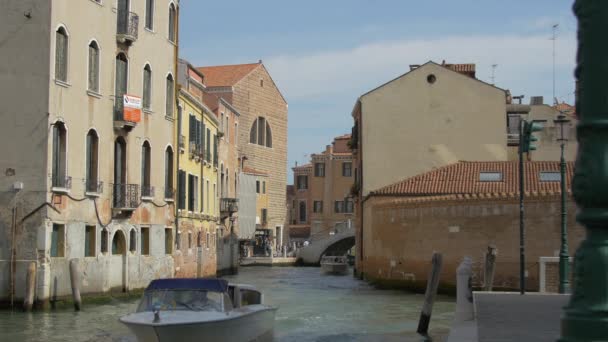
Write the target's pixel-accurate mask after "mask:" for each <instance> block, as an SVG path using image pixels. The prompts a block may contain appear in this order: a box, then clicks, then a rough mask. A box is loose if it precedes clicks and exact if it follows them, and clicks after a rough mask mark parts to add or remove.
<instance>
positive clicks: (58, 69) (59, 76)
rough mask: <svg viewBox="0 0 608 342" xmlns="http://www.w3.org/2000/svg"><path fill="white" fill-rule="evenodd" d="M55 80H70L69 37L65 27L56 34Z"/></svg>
mask: <svg viewBox="0 0 608 342" xmlns="http://www.w3.org/2000/svg"><path fill="white" fill-rule="evenodd" d="M55 79H56V80H59V81H63V82H67V80H68V35H67V32H66V31H65V29H64V28H63V27H60V28H59V29H58V30H57V32H56V33H55Z"/></svg>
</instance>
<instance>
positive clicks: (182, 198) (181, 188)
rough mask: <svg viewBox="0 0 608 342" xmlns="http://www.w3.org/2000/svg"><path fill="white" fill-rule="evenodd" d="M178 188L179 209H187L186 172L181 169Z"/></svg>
mask: <svg viewBox="0 0 608 342" xmlns="http://www.w3.org/2000/svg"><path fill="white" fill-rule="evenodd" d="M177 189H178V190H177V191H178V199H177V207H178V209H186V172H184V171H181V170H180V171H179V174H178V177H177Z"/></svg>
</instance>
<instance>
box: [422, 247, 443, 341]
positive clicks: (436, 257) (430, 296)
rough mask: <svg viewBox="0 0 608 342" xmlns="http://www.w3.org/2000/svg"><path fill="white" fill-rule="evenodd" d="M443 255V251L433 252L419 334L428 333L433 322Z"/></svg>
mask: <svg viewBox="0 0 608 342" xmlns="http://www.w3.org/2000/svg"><path fill="white" fill-rule="evenodd" d="M442 262H443V257H442V256H441V253H437V252H433V259H432V261H431V273H430V274H429V279H428V281H427V283H426V292H425V294H424V304H422V312H420V320H419V321H418V330H416V331H417V332H418V333H419V334H423V335H427V334H428V331H429V323H430V322H431V313H432V312H433V303H434V302H435V296H436V295H437V288H438V287H439V273H440V272H441V264H442Z"/></svg>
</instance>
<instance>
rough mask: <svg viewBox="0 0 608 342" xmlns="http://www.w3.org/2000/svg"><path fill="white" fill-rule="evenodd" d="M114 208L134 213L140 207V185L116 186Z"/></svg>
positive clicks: (114, 186)
mask: <svg viewBox="0 0 608 342" xmlns="http://www.w3.org/2000/svg"><path fill="white" fill-rule="evenodd" d="M113 189H114V193H113V196H112V206H113V208H114V209H117V210H124V211H132V210H135V209H136V208H137V206H138V205H139V185H138V184H114V185H113Z"/></svg>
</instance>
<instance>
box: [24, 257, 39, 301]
mask: <svg viewBox="0 0 608 342" xmlns="http://www.w3.org/2000/svg"><path fill="white" fill-rule="evenodd" d="M35 287H36V263H35V262H34V261H32V262H30V264H29V265H28V267H27V275H26V278H25V300H24V301H23V310H24V311H26V312H29V311H32V307H33V306H34V292H35Z"/></svg>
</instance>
